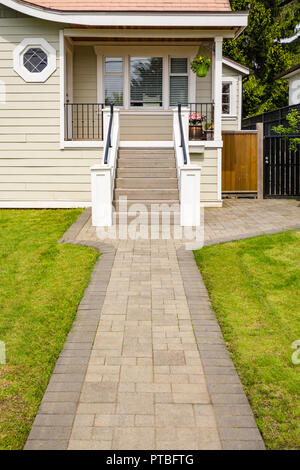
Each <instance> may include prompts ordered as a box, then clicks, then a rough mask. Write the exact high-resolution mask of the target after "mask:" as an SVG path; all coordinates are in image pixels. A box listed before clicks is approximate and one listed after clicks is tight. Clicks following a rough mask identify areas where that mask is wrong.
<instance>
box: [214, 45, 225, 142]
mask: <svg viewBox="0 0 300 470" xmlns="http://www.w3.org/2000/svg"><path fill="white" fill-rule="evenodd" d="M222 46H223V38H222V37H216V38H215V77H214V84H215V89H214V102H215V123H214V129H215V132H214V140H218V141H220V140H222V59H223V56H222Z"/></svg>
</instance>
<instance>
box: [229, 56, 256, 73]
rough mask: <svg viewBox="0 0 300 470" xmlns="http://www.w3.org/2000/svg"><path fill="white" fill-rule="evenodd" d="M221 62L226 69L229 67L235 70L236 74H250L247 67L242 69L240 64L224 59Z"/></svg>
mask: <svg viewBox="0 0 300 470" xmlns="http://www.w3.org/2000/svg"><path fill="white" fill-rule="evenodd" d="M222 62H223V64H224V65H227V67H230V68H231V69H235V70H237V71H238V72H241V73H243V74H244V75H249V74H250V71H249V69H248V68H247V67H244V66H243V65H241V64H236V63H234V62H232V61H231V60H227V59H225V58H224V57H223V60H222Z"/></svg>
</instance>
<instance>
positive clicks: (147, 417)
mask: <svg viewBox="0 0 300 470" xmlns="http://www.w3.org/2000/svg"><path fill="white" fill-rule="evenodd" d="M298 206H299V203H298V202H296V201H274V200H270V201H269V200H267V201H225V204H224V208H222V209H206V210H205V243H206V244H211V243H218V242H222V241H227V240H229V239H239V238H245V237H247V236H255V235H256V234H261V233H273V232H275V231H280V230H284V229H289V228H295V227H297V226H298V227H299V226H300V220H299V207H298ZM61 241H62V242H68V243H70V242H71V243H79V244H82V245H89V246H95V247H96V248H98V249H99V250H100V251H101V252H102V253H103V254H102V256H101V258H100V260H99V261H98V263H97V264H96V267H95V269H94V272H93V275H92V277H91V282H90V284H89V287H88V288H87V289H86V291H85V294H84V297H83V299H82V301H81V303H80V305H79V308H78V313H77V317H76V320H75V322H74V325H73V328H72V331H71V332H70V334H69V336H68V339H67V341H66V344H65V346H64V349H63V351H62V353H61V355H60V357H59V359H58V362H57V365H56V367H55V370H54V373H53V376H52V377H51V380H50V383H49V386H48V388H47V391H46V393H45V396H44V398H43V401H42V404H41V407H40V410H39V412H38V414H37V416H36V419H35V422H34V425H33V427H32V431H31V433H30V435H29V438H28V441H27V444H26V446H25V448H26V449H67V448H68V449H95V450H96V449H115V450H117V449H160V450H161V449H174V450H176V449H264V444H263V441H262V439H261V436H260V434H259V432H258V429H257V427H256V424H255V420H254V418H253V414H252V411H251V408H250V406H249V404H248V401H247V399H246V396H245V394H244V392H243V388H242V385H241V383H240V380H239V378H238V376H237V374H236V371H235V368H234V366H233V363H232V361H231V359H230V356H229V354H228V352H227V350H226V347H225V344H224V340H223V336H222V333H221V330H220V328H219V325H218V323H217V321H216V318H215V315H214V312H213V310H212V308H211V305H210V302H209V299H208V294H207V291H206V289H205V286H204V284H203V281H202V278H201V275H200V273H199V271H198V269H197V266H196V264H195V261H194V259H193V254H192V252H191V251H186V250H185V249H184V248H183V247H182V241H180V240H178V241H176V240H152V241H150V240H111V241H109V244H106V243H102V244H101V243H99V241H98V240H97V235H96V233H95V229H94V228H93V227H91V223H90V215H89V211H88V210H87V211H85V212H84V213H83V214H82V216H81V217H80V218H79V219H78V221H77V222H76V223H75V224H74V225H73V226H72V227H71V228H70V229H69V230H68V232H66V234H65V235H64V237H63V238H62V240H61ZM112 245H113V246H112Z"/></svg>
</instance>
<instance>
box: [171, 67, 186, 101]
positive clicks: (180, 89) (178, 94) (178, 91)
mask: <svg viewBox="0 0 300 470" xmlns="http://www.w3.org/2000/svg"><path fill="white" fill-rule="evenodd" d="M188 82H189V77H188V61H187V59H186V58H171V59H170V106H177V105H178V103H181V104H187V103H188Z"/></svg>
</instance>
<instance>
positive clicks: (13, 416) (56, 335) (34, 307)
mask: <svg viewBox="0 0 300 470" xmlns="http://www.w3.org/2000/svg"><path fill="white" fill-rule="evenodd" d="M80 213H81V210H80V209H74V210H73V209H72V210H1V211H0V340H1V341H4V342H5V344H6V354H7V363H6V365H0V449H22V447H23V445H24V443H25V441H26V437H27V435H28V433H29V431H30V427H31V424H32V421H33V419H34V417H35V414H36V412H37V410H38V407H39V404H40V401H41V399H42V397H43V393H44V391H45V388H46V386H47V383H48V381H49V378H50V375H51V372H52V370H53V367H54V365H55V362H56V359H57V357H58V355H59V352H60V351H61V349H62V346H63V344H64V341H65V338H66V336H67V333H68V332H69V330H70V328H71V325H72V322H73V319H74V316H75V313H76V309H77V306H78V304H79V302H80V299H81V297H82V295H83V292H84V289H85V287H86V286H87V284H88V281H89V278H90V274H91V271H92V269H93V266H94V264H95V261H96V259H97V257H98V254H97V253H96V251H94V250H93V249H91V248H84V247H79V246H74V245H59V244H57V240H58V239H59V238H60V237H61V236H62V235H63V233H64V232H65V231H66V230H67V228H68V227H69V226H70V225H71V224H72V223H73V222H74V221H75V220H76V218H77V217H78V215H79V214H80Z"/></svg>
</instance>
